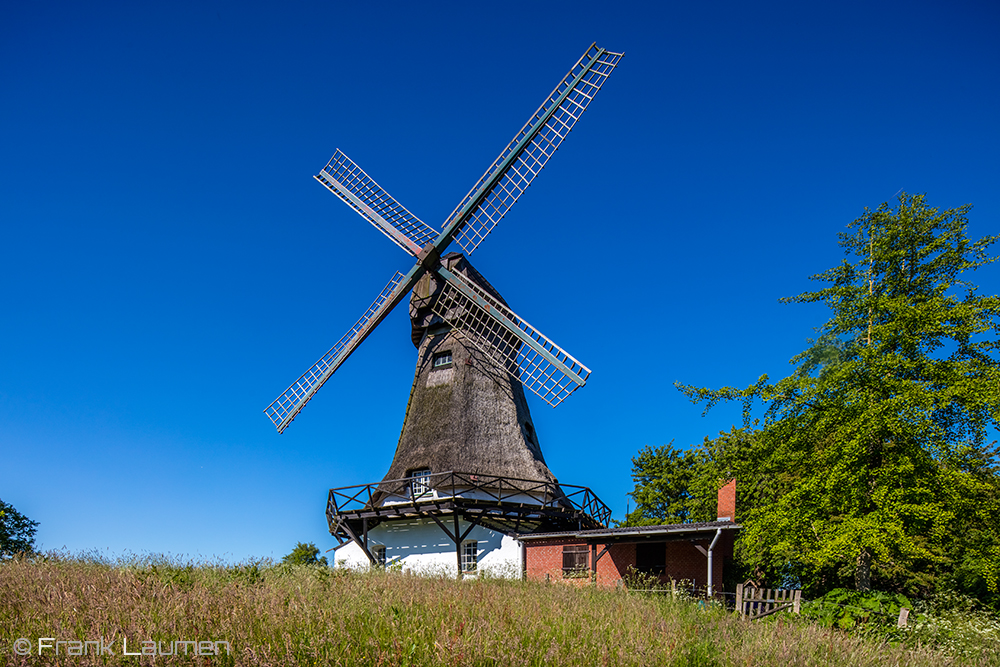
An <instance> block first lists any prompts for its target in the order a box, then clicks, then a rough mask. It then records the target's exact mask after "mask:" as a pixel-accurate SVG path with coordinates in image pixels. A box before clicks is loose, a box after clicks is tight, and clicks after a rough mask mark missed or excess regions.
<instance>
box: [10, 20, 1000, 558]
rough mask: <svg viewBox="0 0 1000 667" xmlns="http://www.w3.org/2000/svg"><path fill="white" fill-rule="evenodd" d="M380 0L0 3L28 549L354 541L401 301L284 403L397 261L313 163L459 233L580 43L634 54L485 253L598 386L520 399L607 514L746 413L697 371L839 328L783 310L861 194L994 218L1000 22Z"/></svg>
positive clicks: (394, 386)
mask: <svg viewBox="0 0 1000 667" xmlns="http://www.w3.org/2000/svg"><path fill="white" fill-rule="evenodd" d="M362 4H364V3H337V2H329V3H301V2H300V3H282V5H279V4H277V3H275V4H273V5H264V4H260V3H252V2H251V3H247V2H241V3H235V2H202V3H188V2H178V3H159V4H156V3H125V2H121V3H101V2H96V3H69V2H46V1H44V0H43V1H41V2H32V3H7V4H6V5H4V8H3V9H2V10H0V91H2V93H3V95H2V98H0V99H2V102H0V128H2V129H0V133H2V141H0V155H2V156H3V159H2V161H0V229H2V233H3V243H2V246H0V247H2V261H0V285H2V286H3V292H2V296H0V299H2V301H0V304H2V308H0V498H3V500H4V501H6V502H9V503H12V504H14V505H15V506H16V507H17V508H18V509H20V510H21V511H22V512H24V513H25V514H27V515H28V516H30V517H31V518H33V519H35V520H37V521H39V522H40V523H41V526H40V527H39V530H38V535H37V538H38V541H39V543H40V544H41V546H42V548H45V549H53V548H62V547H66V548H67V549H70V550H72V551H82V550H93V549H96V550H102V551H105V550H106V551H107V552H108V553H112V554H118V553H122V552H124V551H131V552H134V553H142V552H168V553H173V554H185V555H189V556H194V557H198V556H201V557H216V556H217V557H222V558H225V559H228V560H241V559H244V558H247V557H251V556H271V557H280V556H281V555H283V554H285V553H287V552H288V551H290V550H291V548H292V547H293V546H294V544H295V543H296V542H297V541H312V542H315V543H316V544H317V545H319V546H320V547H321V548H322V549H327V548H330V547H332V546H334V544H335V542H334V541H333V540H332V538H330V537H329V535H328V534H327V530H326V524H325V517H324V513H323V512H324V505H325V499H326V493H327V490H328V489H329V488H330V487H336V486H345V485H349V484H359V483H364V482H370V481H377V480H378V479H381V477H382V476H383V474H384V473H385V471H386V470H387V469H388V466H389V463H390V461H391V459H392V455H393V452H394V449H395V445H396V440H397V438H398V436H399V430H400V427H401V425H402V419H403V412H404V409H405V407H406V397H407V392H408V391H409V387H410V382H411V380H412V373H413V364H414V361H415V350H414V348H413V346H412V344H411V343H410V340H409V323H408V321H407V317H406V312H405V308H399V309H397V310H396V311H395V312H393V313H392V315H391V316H390V317H389V318H388V319H387V320H386V321H385V322H384V323H383V324H382V325H381V326H380V327H379V328H378V329H377V330H376V332H375V333H374V334H373V335H372V336H371V337H370V338H369V339H368V340H367V341H366V342H365V343H364V345H362V347H361V348H360V349H359V350H358V351H357V352H356V353H355V354H354V356H352V357H351V358H350V359H349V360H348V362H347V363H346V364H345V365H344V366H343V367H342V368H341V369H340V370H339V371H338V372H337V374H336V375H335V376H334V377H333V378H332V379H331V380H330V381H329V382H328V383H327V384H326V385H325V386H324V387H323V389H322V390H321V391H320V392H319V394H318V396H317V397H316V399H314V400H313V401H312V402H311V403H310V404H309V405H308V406H307V407H306V409H305V410H304V411H303V413H302V414H301V415H300V416H299V418H298V419H297V420H296V421H295V423H294V424H293V425H292V426H291V427H290V428H289V429H288V430H287V431H286V432H285V434H284V435H281V436H279V435H277V433H276V432H275V431H274V429H273V428H272V426H271V424H270V422H269V421H268V420H267V418H266V417H265V416H264V415H263V414H262V410H263V409H264V407H266V406H267V405H268V403H270V401H271V400H272V399H273V398H274V397H276V396H277V395H278V394H280V393H281V392H282V391H283V390H284V389H285V387H286V386H288V384H289V383H290V382H291V381H292V380H294V379H296V378H297V377H298V375H299V374H300V373H302V372H303V371H304V370H305V369H306V368H308V367H309V366H310V365H311V364H312V363H313V362H314V361H315V360H316V359H317V358H318V357H319V356H320V355H321V354H322V353H324V352H325V351H326V350H327V349H328V348H329V347H330V346H331V345H332V344H333V343H334V342H335V341H336V340H337V339H338V338H340V336H341V335H342V333H343V332H344V331H346V330H347V329H348V328H349V327H350V326H351V325H352V324H353V323H354V322H355V320H356V319H357V318H358V317H359V316H360V315H361V313H362V312H364V310H365V308H367V306H368V305H369V303H370V302H371V301H372V300H373V299H374V298H375V296H376V295H377V294H378V292H379V290H380V289H381V288H382V286H383V285H384V284H385V283H386V281H387V280H388V279H389V277H390V276H391V275H392V274H393V272H394V271H396V270H402V271H405V270H406V268H408V267H409V265H410V262H409V259H408V256H407V255H406V254H405V253H404V252H403V251H401V250H400V249H399V248H397V247H396V246H394V245H393V244H391V243H390V242H389V241H388V240H387V239H386V238H385V237H383V236H382V235H381V234H380V233H379V232H377V231H376V230H375V229H374V228H373V227H371V226H370V225H368V224H367V223H365V222H364V221H362V220H361V219H360V218H359V217H358V216H357V215H356V214H355V213H353V212H352V211H351V210H350V209H349V208H348V207H347V206H345V205H344V204H342V203H341V202H340V201H338V200H337V199H336V198H335V197H334V196H333V195H332V194H330V193H329V192H328V191H326V190H325V189H324V188H323V187H321V186H320V185H319V184H317V183H316V182H315V181H314V180H313V179H312V178H311V177H312V175H313V174H315V173H317V172H318V171H319V170H320V168H322V166H323V165H324V164H325V163H326V161H327V160H328V159H329V157H330V155H331V154H332V153H333V152H334V150H335V149H336V148H338V147H339V148H341V149H342V150H343V151H344V152H345V153H347V155H349V156H350V157H351V158H352V159H354V160H355V161H356V162H357V163H358V164H359V165H360V166H361V167H362V168H364V169H365V170H366V171H367V172H368V173H369V174H370V175H371V176H372V177H373V178H374V179H375V180H377V181H378V182H379V183H380V184H381V185H382V186H383V187H384V188H386V190H388V191H389V192H390V193H391V194H392V195H393V196H395V197H396V198H397V199H398V200H399V201H400V202H402V203H403V204H404V205H405V206H406V207H408V208H409V209H410V210H411V211H413V212H414V213H415V214H416V215H418V216H419V217H421V218H422V219H423V220H425V221H427V222H429V223H430V224H432V225H434V226H436V227H440V224H441V222H442V221H443V220H444V218H445V216H446V215H447V214H448V213H449V212H450V211H451V210H452V208H453V207H454V206H455V204H456V203H457V201H458V200H459V199H460V198H461V196H462V195H464V194H465V193H466V191H467V190H468V189H469V187H471V185H472V184H473V183H474V182H475V181H476V179H477V178H478V177H479V176H480V175H481V173H482V172H483V170H484V169H485V168H486V167H487V166H488V165H489V164H490V163H491V162H492V160H493V159H494V158H495V157H496V155H497V153H499V151H500V150H501V149H502V148H503V147H504V146H505V145H506V143H507V142H508V141H509V140H510V138H511V137H512V136H513V135H514V133H515V132H516V131H517V130H518V129H519V128H520V127H521V125H522V124H523V123H524V121H525V120H526V119H527V117H528V116H529V114H530V113H531V112H532V111H534V109H535V108H536V107H537V106H538V104H539V103H540V102H541V101H542V99H543V98H544V97H545V95H546V94H547V93H548V92H549V91H550V90H551V89H552V87H553V86H554V85H555V84H556V83H557V82H558V81H559V79H560V78H561V77H562V76H563V75H564V74H565V73H566V71H567V70H568V69H569V67H570V66H571V65H572V64H573V63H574V62H575V61H576V59H577V58H578V57H579V56H580V54H581V53H582V52H583V51H584V50H585V49H586V48H587V46H589V45H590V43H591V42H593V41H595V40H596V41H597V43H598V44H599V45H600V46H603V47H605V48H608V49H611V50H615V51H624V52H625V58H624V59H623V60H622V62H621V65H620V66H619V68H618V70H617V71H616V72H615V73H614V75H613V76H612V77H611V79H610V80H609V82H608V83H607V84H606V85H605V87H604V89H603V90H602V91H601V93H600V94H599V95H598V97H597V99H596V100H595V101H594V103H593V104H592V105H591V107H590V109H589V110H588V111H587V113H586V114H585V115H584V117H583V118H582V120H581V121H580V122H579V123H578V125H577V127H576V130H575V131H574V132H573V133H572V135H571V136H570V137H569V138H568V139H567V140H566V142H565V143H564V144H563V146H562V148H561V149H560V150H559V152H558V153H557V154H556V156H555V157H554V158H553V159H552V160H551V161H550V162H549V165H548V167H547V168H546V169H545V171H544V172H543V173H542V174H541V175H540V176H539V178H538V179H536V181H535V183H534V185H533V186H532V187H531V188H530V189H529V190H528V191H527V193H526V194H525V195H524V196H523V197H522V198H521V200H520V201H519V202H518V203H517V205H516V206H515V207H514V208H513V209H512V210H511V212H510V213H509V214H508V216H507V217H506V218H505V219H504V220H503V222H502V223H501V224H500V225H499V226H498V227H497V229H496V230H495V231H494V232H493V234H492V235H491V236H490V238H489V239H487V241H486V242H485V243H484V244H483V245H482V247H481V248H480V249H479V250H478V251H477V252H476V254H475V255H474V257H473V260H474V262H475V265H476V267H477V268H478V269H479V270H480V271H481V272H482V273H483V274H484V275H485V276H486V277H487V278H488V279H489V280H490V281H491V282H492V283H493V284H494V285H495V286H496V287H497V289H499V290H500V291H501V293H502V294H503V295H504V297H505V298H506V300H507V301H508V303H510V304H511V306H512V307H513V309H514V310H515V311H516V312H518V313H519V314H520V315H521V316H523V317H524V318H526V319H527V320H528V321H530V322H531V323H532V324H534V325H535V326H537V327H538V328H539V329H540V330H541V331H543V332H544V333H545V334H546V335H547V336H549V337H550V338H552V339H553V340H555V341H556V342H557V343H559V344H560V345H562V346H563V347H564V348H566V349H567V350H568V351H569V352H570V353H572V354H573V355H574V356H576V357H577V358H579V359H580V360H581V361H582V362H583V363H585V364H587V365H588V366H589V367H590V368H591V369H592V370H593V375H592V376H591V379H590V382H588V384H587V386H586V387H585V388H584V389H582V390H580V391H578V392H577V393H575V394H574V395H573V396H572V397H570V399H568V400H567V401H566V402H565V403H564V404H563V405H561V406H560V407H558V408H556V409H551V408H549V407H548V406H546V405H545V404H543V403H542V402H541V401H540V400H538V399H537V398H535V397H534V396H530V397H529V402H530V406H531V409H532V414H533V417H534V419H535V425H536V429H537V431H538V434H539V439H540V441H541V444H542V449H543V451H544V453H545V455H546V459H547V462H548V463H549V466H550V468H551V469H552V470H553V471H554V472H555V474H556V475H557V476H558V477H559V478H560V480H562V481H564V482H567V483H570V484H580V485H586V486H590V487H591V488H592V489H594V491H595V492H596V493H597V494H598V495H599V496H600V497H601V498H602V499H603V500H604V501H605V502H607V503H608V504H609V505H610V506H611V507H612V509H613V510H614V511H615V514H616V516H618V517H621V516H622V515H623V513H624V511H625V507H626V494H627V492H628V491H629V490H631V488H632V483H631V479H630V477H629V472H630V458H631V457H632V456H633V455H634V454H635V453H636V452H637V450H639V449H640V448H641V447H643V446H645V445H660V444H664V443H667V442H670V441H672V440H673V441H674V443H675V445H678V446H687V445H690V444H692V443H697V442H700V441H701V440H702V438H703V437H704V436H706V435H712V434H715V433H717V432H718V431H719V430H720V429H728V428H729V427H730V426H731V425H732V424H733V423H734V421H738V420H739V414H738V410H737V409H736V408H731V409H730V408H723V409H718V410H716V411H713V412H712V413H710V415H709V416H708V417H702V416H701V408H700V407H697V406H693V405H691V404H690V403H688V402H687V401H686V399H685V398H684V397H683V396H682V395H681V394H680V393H679V392H678V391H677V390H676V389H674V388H673V383H674V382H675V381H681V382H685V383H691V384H698V385H702V386H720V385H724V384H729V385H745V384H748V383H750V382H752V381H753V380H755V379H756V378H757V377H758V376H759V375H760V374H761V373H769V374H771V376H772V377H781V376H783V375H784V374H786V373H787V372H788V371H789V370H790V367H789V366H788V359H790V358H791V357H792V356H794V355H795V354H796V353H797V352H799V351H801V350H802V349H803V346H804V344H805V340H806V338H808V337H810V336H811V335H812V334H813V328H814V327H816V326H818V325H820V324H821V323H822V322H823V321H824V320H825V319H826V316H827V313H826V311H825V310H824V308H823V307H822V306H818V305H809V306H802V305H797V306H793V305H782V304H779V303H778V299H779V298H780V297H783V296H788V295H792V294H797V293H799V292H802V291H804V290H806V289H810V288H811V286H812V285H813V284H815V283H811V282H810V281H809V280H808V276H809V275H812V274H815V273H818V272H820V271H822V270H824V269H826V268H829V267H830V266H832V265H834V264H835V263H837V262H838V261H839V259H840V257H841V251H840V249H839V248H838V246H837V243H836V241H837V236H836V235H837V233H838V232H841V231H843V230H844V228H845V225H847V224H848V223H849V222H851V221H852V220H853V219H855V218H856V217H858V216H859V215H861V214H862V212H863V209H864V207H866V206H868V207H875V206H877V205H878V204H879V203H881V202H883V201H886V200H891V199H893V198H894V195H895V194H896V193H897V192H898V191H899V190H900V189H903V190H905V191H908V192H915V193H927V197H928V201H929V203H930V204H932V205H935V206H939V207H942V208H945V207H952V206H959V205H962V204H965V203H969V202H971V203H973V204H974V208H973V210H972V213H971V216H970V220H971V225H970V230H971V234H972V236H974V237H976V238H978V237H980V236H983V235H985V234H989V233H995V232H997V231H1000V225H998V223H997V221H998V217H1000V189H998V183H1000V160H998V158H997V156H998V155H1000V123H998V121H997V119H998V118H1000V86H998V75H1000V39H997V34H1000V10H998V8H997V6H996V5H995V4H992V3H986V2H979V3H976V2H951V3H924V2H906V3H833V4H825V5H820V4H819V3H787V4H775V3H737V2H721V3H667V2H665V3H623V4H621V5H615V4H613V3H587V2H566V3H541V4H536V3H518V2H511V3H503V4H502V5H486V4H473V3H433V4H428V3H397V2H387V3H368V4H367V5H365V6H361V5H362ZM975 279H976V281H977V282H978V283H979V284H980V285H981V288H982V290H983V292H986V293H991V294H992V293H997V292H1000V268H998V267H997V266H995V265H994V266H992V267H989V268H987V269H985V270H982V271H980V272H979V273H978V274H977V275H976V277H975Z"/></svg>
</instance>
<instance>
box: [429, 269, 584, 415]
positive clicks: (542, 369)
mask: <svg viewBox="0 0 1000 667" xmlns="http://www.w3.org/2000/svg"><path fill="white" fill-rule="evenodd" d="M455 278H457V279H458V280H459V281H460V282H461V283H462V287H464V288H465V289H464V290H463V289H462V288H461V287H459V286H456V285H455V284H453V283H452V282H451V280H453V279H455ZM469 292H471V293H474V298H470V296H469ZM431 310H433V311H434V313H435V314H437V315H438V316H440V317H441V319H443V320H444V321H445V322H447V323H448V324H450V325H451V326H453V327H454V328H456V329H458V330H459V331H461V332H462V333H463V334H464V336H465V339H466V340H468V341H469V342H470V343H472V345H474V346H475V347H476V348H477V349H479V351H480V352H482V353H483V354H485V355H486V356H487V357H489V358H490V359H492V360H493V362H494V363H496V364H497V365H498V366H500V367H501V368H504V369H505V370H506V371H507V372H508V373H510V375H511V376H513V377H514V378H515V379H517V380H519V381H520V382H521V384H522V385H523V386H525V387H527V388H528V389H530V390H531V391H533V392H535V393H536V394H537V395H538V396H539V397H540V398H541V399H542V400H543V401H545V402H546V403H548V404H549V405H551V406H552V407H555V406H557V405H559V404H560V403H562V402H563V401H564V400H566V398H568V397H569V395H570V394H572V393H573V392H574V391H575V390H576V389H578V388H580V387H582V386H583V385H584V384H586V382H587V378H588V377H589V376H590V369H589V368H587V367H586V366H584V365H583V364H581V363H580V362H579V361H577V360H576V359H575V358H573V356H572V355H570V354H569V353H568V352H566V351H565V350H564V349H562V348H561V347H559V346H558V345H556V344H555V343H553V342H552V341H551V340H549V339H548V338H546V336H545V335H544V334H543V333H541V332H540V331H538V329H536V328H534V327H533V326H531V325H530V324H528V322H526V321H525V320H524V319H523V318H521V317H519V316H518V315H517V314H516V313H515V312H514V311H512V310H511V309H510V308H508V307H507V306H505V305H504V304H503V303H501V302H500V301H498V300H497V299H496V298H495V297H494V296H492V295H491V294H490V293H489V292H487V291H486V290H484V289H483V288H482V287H480V286H479V285H476V284H475V283H473V282H472V281H470V280H469V279H468V278H466V277H465V276H463V275H462V274H461V273H457V272H455V273H452V272H448V274H447V279H446V280H445V282H444V287H443V288H442V290H441V294H440V296H438V298H437V300H436V301H435V302H434V304H433V305H432V306H431ZM500 318H504V319H505V320H506V321H507V326H505V324H504V323H503V322H501V321H500ZM511 328H514V329H516V330H518V331H520V332H521V335H520V336H519V335H517V334H515V333H514V332H512V331H511ZM526 339H530V341H533V343H534V345H532V344H531V343H530V342H529V341H528V340H526ZM536 347H537V348H541V349H540V350H539V349H536ZM546 354H547V355H549V356H551V357H552V358H553V359H555V360H556V361H557V362H558V363H559V364H560V365H563V366H564V367H565V368H566V370H568V371H569V373H567V372H564V371H563V370H562V369H560V368H559V366H557V365H556V364H554V363H552V362H551V361H549V360H548V359H546V358H545V356H546Z"/></svg>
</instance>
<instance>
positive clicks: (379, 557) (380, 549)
mask: <svg viewBox="0 0 1000 667" xmlns="http://www.w3.org/2000/svg"><path fill="white" fill-rule="evenodd" d="M372 556H374V557H375V564H376V565H378V566H380V567H385V546H384V545H381V544H376V545H375V546H373V547H372Z"/></svg>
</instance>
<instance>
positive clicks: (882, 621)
mask: <svg viewBox="0 0 1000 667" xmlns="http://www.w3.org/2000/svg"><path fill="white" fill-rule="evenodd" d="M903 607H905V608H907V609H913V603H912V602H911V601H910V600H908V599H907V598H906V597H904V596H902V595H900V594H898V593H886V592H884V591H854V590H849V589H846V588H835V589H833V590H832V591H830V592H829V593H827V594H826V595H824V596H823V597H821V598H819V599H816V600H810V601H809V602H805V603H803V604H802V615H803V616H805V617H807V618H812V619H814V620H816V621H817V622H819V623H820V625H823V626H824V627H828V628H829V627H836V628H840V629H841V630H850V629H852V628H856V627H858V626H861V625H871V626H892V627H895V625H896V622H897V620H898V619H899V610H900V609H902V608H903ZM916 620H917V619H916V617H915V616H914V617H913V618H912V621H916Z"/></svg>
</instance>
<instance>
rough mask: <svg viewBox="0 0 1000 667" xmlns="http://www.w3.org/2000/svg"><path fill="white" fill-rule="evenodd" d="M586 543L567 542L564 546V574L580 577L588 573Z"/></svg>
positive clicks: (565, 575)
mask: <svg viewBox="0 0 1000 667" xmlns="http://www.w3.org/2000/svg"><path fill="white" fill-rule="evenodd" d="M588 550H589V549H588V548H587V545H586V544H567V545H566V546H564V547H563V576H564V577H579V576H582V575H586V574H587V551H588Z"/></svg>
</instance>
